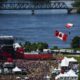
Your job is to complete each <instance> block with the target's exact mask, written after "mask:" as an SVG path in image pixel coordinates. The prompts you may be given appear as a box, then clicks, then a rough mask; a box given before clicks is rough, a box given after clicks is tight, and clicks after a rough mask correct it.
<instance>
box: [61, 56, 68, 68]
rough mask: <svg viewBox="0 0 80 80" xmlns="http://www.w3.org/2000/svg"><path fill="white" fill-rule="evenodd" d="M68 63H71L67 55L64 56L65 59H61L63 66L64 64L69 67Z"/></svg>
mask: <svg viewBox="0 0 80 80" xmlns="http://www.w3.org/2000/svg"><path fill="white" fill-rule="evenodd" d="M68 65H69V61H68V60H67V58H66V57H64V59H63V60H62V61H61V67H63V66H66V67H68Z"/></svg>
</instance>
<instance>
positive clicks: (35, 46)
mask: <svg viewBox="0 0 80 80" xmlns="http://www.w3.org/2000/svg"><path fill="white" fill-rule="evenodd" d="M24 48H25V51H26V52H31V51H36V50H37V49H38V50H39V51H40V52H42V51H43V49H47V48H48V44H47V43H44V42H37V43H31V42H29V41H26V42H25V44H24Z"/></svg>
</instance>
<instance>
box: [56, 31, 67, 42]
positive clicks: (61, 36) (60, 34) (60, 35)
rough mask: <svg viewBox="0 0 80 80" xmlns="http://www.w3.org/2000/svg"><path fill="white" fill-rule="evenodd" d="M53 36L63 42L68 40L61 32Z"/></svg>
mask: <svg viewBox="0 0 80 80" xmlns="http://www.w3.org/2000/svg"><path fill="white" fill-rule="evenodd" d="M55 36H56V37H57V38H59V39H61V40H63V41H66V40H67V38H68V35H67V34H65V33H63V32H59V31H55Z"/></svg>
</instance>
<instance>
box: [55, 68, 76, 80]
mask: <svg viewBox="0 0 80 80" xmlns="http://www.w3.org/2000/svg"><path fill="white" fill-rule="evenodd" d="M60 77H69V78H71V77H73V78H74V77H76V78H78V75H76V74H75V72H74V71H73V70H72V69H71V70H69V71H68V72H66V73H64V74H62V73H60V74H59V75H57V76H56V77H55V79H56V80H57V79H59V78H60Z"/></svg>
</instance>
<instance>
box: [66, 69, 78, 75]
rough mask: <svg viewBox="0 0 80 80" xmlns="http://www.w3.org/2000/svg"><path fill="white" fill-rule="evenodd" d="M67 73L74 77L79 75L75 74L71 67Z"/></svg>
mask: <svg viewBox="0 0 80 80" xmlns="http://www.w3.org/2000/svg"><path fill="white" fill-rule="evenodd" d="M66 74H68V75H69V76H71V77H72V76H73V77H78V75H76V74H75V72H74V71H73V70H72V69H71V70H69V71H68V72H67V73H66Z"/></svg>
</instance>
